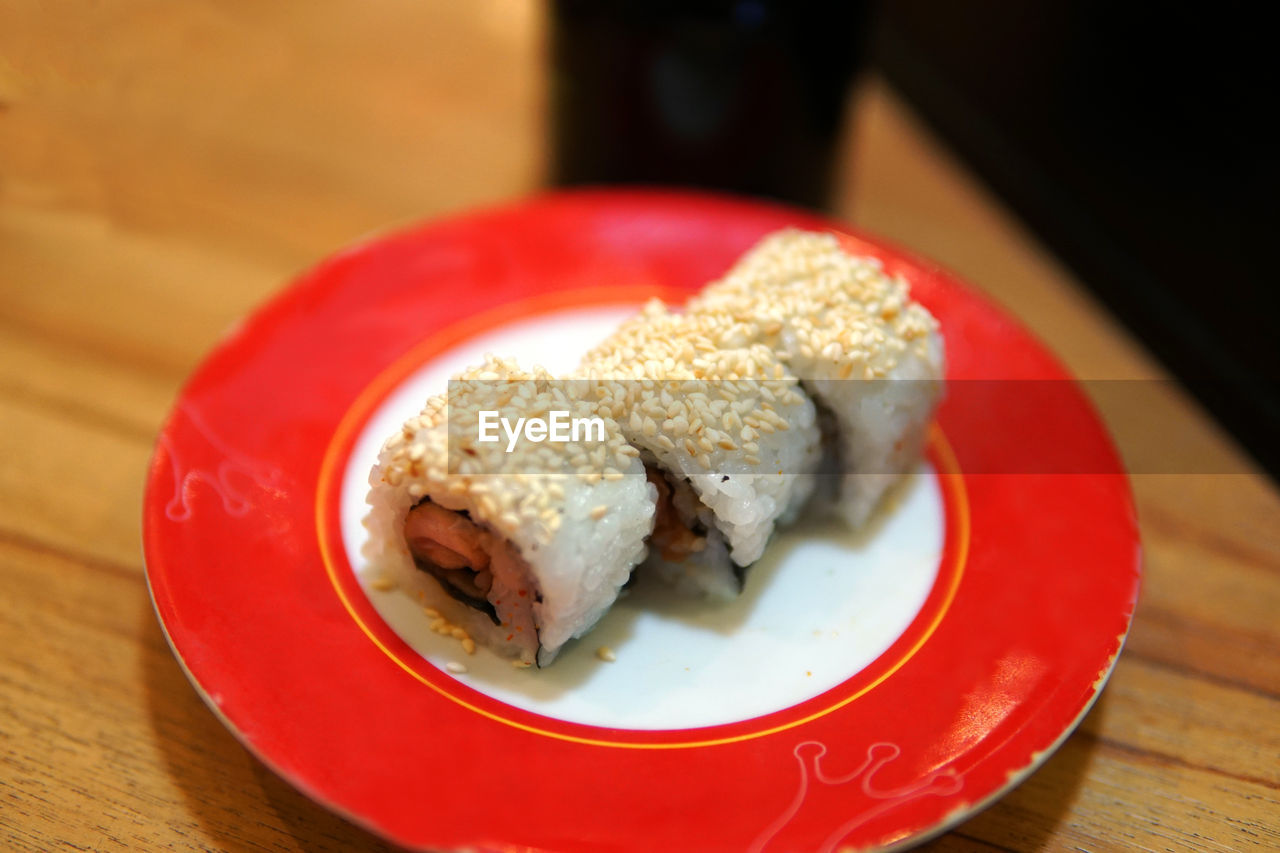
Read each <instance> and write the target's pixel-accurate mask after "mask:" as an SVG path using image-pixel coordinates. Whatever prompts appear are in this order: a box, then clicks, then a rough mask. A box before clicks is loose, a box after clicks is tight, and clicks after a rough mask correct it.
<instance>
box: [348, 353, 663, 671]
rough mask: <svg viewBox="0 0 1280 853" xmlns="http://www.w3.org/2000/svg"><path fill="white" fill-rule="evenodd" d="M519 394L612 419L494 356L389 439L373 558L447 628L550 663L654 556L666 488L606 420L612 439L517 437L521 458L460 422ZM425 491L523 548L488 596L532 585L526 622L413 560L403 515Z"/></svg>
mask: <svg viewBox="0 0 1280 853" xmlns="http://www.w3.org/2000/svg"><path fill="white" fill-rule="evenodd" d="M512 399H514V400H515V401H516V402H517V403H518V404H519V405H520V407H521V408H522V409H523V411H524V413H525V414H532V413H536V412H538V411H539V410H547V409H549V408H554V409H559V410H566V411H569V412H571V413H572V414H573V415H574V416H581V417H596V416H601V412H600V410H599V407H598V406H596V405H595V404H593V403H590V402H588V401H585V400H581V399H572V398H571V396H570V395H569V394H567V393H566V391H565V388H564V386H563V383H557V382H555V381H554V380H552V378H551V377H550V376H549V375H548V374H546V373H545V371H541V370H540V369H536V368H535V370H534V371H524V370H521V369H520V368H519V367H518V366H516V365H515V364H514V363H513V362H507V361H501V360H498V359H493V358H490V359H489V360H488V361H487V362H486V363H485V365H484V366H482V367H480V368H474V369H472V370H470V371H468V372H466V373H464V374H463V375H461V376H460V377H459V381H457V382H455V383H453V384H452V387H451V390H450V394H449V395H440V396H438V397H433V398H431V399H430V400H429V401H428V402H427V405H426V407H425V408H424V409H423V411H422V413H421V414H420V415H418V416H416V417H414V418H411V419H410V420H409V421H408V422H407V423H405V425H404V427H403V429H402V430H401V431H400V432H398V433H397V434H396V435H394V436H392V437H391V439H389V440H388V441H387V442H386V444H385V445H384V446H383V448H382V450H381V452H380V454H379V457H378V464H377V465H376V466H375V468H374V469H373V471H372V473H371V474H370V479H369V481H370V487H371V488H370V491H369V504H370V507H371V510H370V512H369V515H368V516H367V518H366V519H365V526H366V528H367V529H368V531H369V539H368V542H367V544H366V546H365V550H364V555H365V557H366V559H367V560H368V561H369V563H370V565H371V566H374V567H376V568H378V569H380V570H381V571H383V572H385V573H387V574H388V575H389V576H390V577H392V578H394V580H395V582H396V583H397V585H398V586H399V587H400V588H401V589H403V590H405V591H407V592H409V594H411V595H415V596H417V597H419V598H420V599H421V600H422V602H423V604H424V605H427V606H429V607H431V608H432V610H433V611H434V612H435V613H437V614H439V617H438V618H439V619H440V620H441V621H442V622H443V623H444V627H445V628H450V627H458V628H460V629H461V630H462V631H463V632H465V634H466V635H467V636H469V637H471V638H474V640H475V641H477V642H479V643H481V644H482V645H485V646H487V647H489V648H491V649H493V650H494V651H496V652H498V653H499V654H501V655H504V656H506V657H510V658H513V659H515V661H516V662H518V663H522V664H525V665H531V664H533V663H534V662H535V661H536V662H537V663H538V664H539V665H542V666H545V665H547V664H549V663H550V662H551V661H552V660H553V659H554V658H555V655H556V653H557V652H558V651H559V650H560V648H561V647H562V646H563V645H564V644H565V643H566V642H568V641H569V640H570V639H571V638H574V637H579V636H582V635H583V634H584V633H585V632H586V631H588V630H589V629H590V628H591V626H592V625H594V624H595V623H596V621H598V620H599V618H600V617H601V616H602V615H603V614H604V612H605V611H606V610H607V609H608V607H609V606H610V605H611V604H612V603H613V601H614V600H615V599H616V598H617V595H618V591H619V589H620V588H621V587H622V585H623V584H624V583H626V581H627V579H628V577H629V576H630V573H631V570H632V568H633V567H634V566H635V565H636V564H637V563H639V562H640V561H641V560H642V559H643V558H644V556H645V553H646V546H645V539H646V537H647V536H648V535H649V533H650V532H651V531H652V529H653V519H654V500H655V489H654V487H653V486H652V484H650V483H648V482H647V481H646V479H645V474H644V468H643V466H642V465H641V463H640V461H639V453H638V452H637V451H635V450H634V449H632V448H631V447H629V446H628V445H627V444H626V443H625V442H624V441H623V440H622V438H621V433H620V430H619V429H618V428H617V425H616V424H615V423H613V422H612V421H611V420H609V419H607V418H606V433H605V441H602V442H600V441H585V440H583V441H579V442H572V441H571V442H567V443H555V444H550V443H538V444H535V443H530V442H519V443H517V446H516V447H515V449H514V450H513V452H510V453H508V452H506V448H505V443H504V442H499V443H488V442H484V443H482V442H479V441H478V434H477V433H476V432H475V431H474V430H472V429H471V428H470V427H469V426H468V427H466V428H459V427H460V425H462V424H466V423H474V417H473V418H472V419H471V420H470V421H468V420H467V415H468V414H469V415H472V416H473V415H474V414H475V412H477V411H478V410H481V409H499V408H500V406H501V405H502V404H503V402H504V401H506V402H508V403H510V402H511V400H512ZM451 406H452V414H450V407H451ZM451 427H452V429H451ZM451 442H452V450H453V453H454V456H453V461H454V467H453V470H452V471H451V470H450V465H449V462H450V458H449V451H450V443H451ZM460 460H461V461H460ZM424 498H429V499H430V500H431V501H432V502H434V503H436V504H439V505H440V506H441V507H443V508H445V509H448V510H454V511H459V512H466V513H467V514H468V515H469V517H470V519H471V520H472V521H474V522H475V523H477V524H479V525H481V526H483V527H484V528H485V529H487V530H490V531H492V532H494V533H496V534H497V535H499V536H500V537H502V538H503V539H505V540H506V541H507V542H508V543H510V545H511V546H513V548H514V550H515V552H516V553H518V555H519V557H520V558H521V561H517V562H522V565H519V566H518V571H519V572H520V573H521V576H520V577H518V578H516V579H513V577H512V574H513V573H512V572H503V571H500V570H499V568H501V567H498V566H495V571H494V572H493V575H494V580H493V587H492V589H491V590H490V591H489V594H488V598H489V600H490V601H491V602H492V601H494V600H495V599H499V598H501V596H503V595H510V596H515V595H520V594H521V593H520V590H519V589H517V587H520V588H522V589H524V590H525V593H524V597H527V598H528V599H529V600H530V601H532V602H533V603H532V606H531V607H530V608H529V610H530V613H531V624H530V625H529V626H528V630H519V631H517V630H514V629H515V628H516V627H517V625H516V624H507V625H495V624H494V622H493V621H492V619H491V618H490V617H489V615H488V614H487V613H485V612H482V611H480V610H477V609H475V608H473V607H470V606H468V605H466V604H464V603H463V602H461V601H457V600H455V599H454V598H453V597H451V596H450V595H449V594H448V592H447V591H446V590H445V589H444V587H443V585H442V584H441V583H440V582H438V581H437V580H436V579H435V578H434V577H433V576H431V575H430V574H428V573H427V572H424V571H421V570H420V569H418V568H417V567H416V566H415V563H414V558H413V555H412V554H411V552H410V550H409V546H408V544H407V542H406V539H405V522H406V518H407V517H408V515H409V512H410V510H411V509H412V508H413V507H414V506H415V505H416V504H418V503H419V502H420V501H421V500H423V499H424ZM494 562H495V564H496V563H498V562H499V558H498V557H495V558H494ZM522 583H523V586H522V585H521V584H522ZM518 627H520V628H522V629H524V628H525V626H524V625H519V626H518ZM442 632H443V631H442ZM530 634H534V636H530ZM455 636H457V634H455Z"/></svg>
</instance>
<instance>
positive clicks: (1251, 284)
mask: <svg viewBox="0 0 1280 853" xmlns="http://www.w3.org/2000/svg"><path fill="white" fill-rule="evenodd" d="M1265 8H1267V7H1266V6H1265V5H1264V4H1258V5H1257V7H1249V6H1246V5H1241V4H1232V3H1216V4H1194V5H1193V4H1144V5H1142V6H1139V5H1138V4H1124V3H1104V2H1097V0H1093V2H1072V0H1047V2H1036V3H1022V2H1016V0H969V2H965V3H947V2H940V0H888V2H885V3H883V4H881V6H880V8H879V15H878V21H877V26H876V28H875V30H874V31H873V32H874V36H873V42H872V62H873V63H874V64H875V65H877V66H879V68H880V69H881V70H882V72H883V73H884V75H885V76H886V77H887V78H888V79H889V80H890V82H891V83H892V84H893V85H894V86H895V87H896V88H898V90H899V91H901V92H902V93H903V94H904V95H905V96H906V97H907V99H908V100H909V101H910V102H911V103H912V104H913V106H915V108H916V109H917V110H918V111H919V112H920V113H921V114H922V115H923V116H924V118H925V119H926V120H927V121H928V122H929V123H930V124H931V125H932V126H933V127H934V129H935V130H936V131H938V132H939V133H940V134H941V136H942V137H943V138H944V139H945V140H946V141H947V142H948V143H949V144H950V145H951V146H952V148H953V149H954V150H955V151H956V152H957V153H958V154H959V155H960V156H961V157H962V158H963V159H964V160H966V161H967V162H968V163H969V165H970V166H971V167H973V168H974V170H975V171H976V172H977V173H978V174H979V175H980V176H981V177H982V178H983V179H984V180H985V181H986V182H987V183H988V184H989V185H990V186H991V187H992V188H994V189H995V190H996V192H997V193H999V194H1000V195H1001V196H1002V197H1003V198H1004V200H1005V201H1006V202H1008V203H1009V204H1010V205H1011V206H1012V207H1013V208H1014V210H1015V211H1016V212H1017V213H1018V214H1019V215H1020V216H1021V217H1022V218H1023V219H1024V220H1025V221H1026V222H1027V223H1028V224H1029V225H1030V226H1031V227H1032V228H1033V229H1034V230H1035V231H1036V232H1037V234H1038V235H1039V236H1040V238H1041V239H1042V240H1044V241H1045V243H1046V244H1048V246H1049V247H1050V248H1051V249H1053V251H1055V252H1056V253H1057V254H1058V255H1059V256H1060V257H1061V258H1062V259H1063V260H1064V261H1065V262H1066V263H1067V264H1068V266H1070V267H1071V268H1072V269H1073V270H1074V272H1075V273H1076V275H1077V276H1078V277H1079V278H1080V280H1081V281H1082V282H1084V283H1085V284H1086V285H1087V286H1089V287H1090V288H1092V290H1093V291H1094V292H1095V293H1096V294H1097V295H1098V296H1099V297H1100V298H1101V299H1102V300H1103V301H1104V302H1105V303H1106V304H1107V306H1108V307H1109V308H1110V309H1111V310H1112V311H1113V312H1114V313H1115V314H1116V315H1117V316H1119V317H1120V318H1121V319H1122V320H1123V321H1124V322H1125V323H1126V324H1127V325H1128V326H1129V327H1130V328H1131V329H1132V330H1133V331H1134V332H1136V333H1137V334H1138V335H1139V336H1140V337H1141V338H1142V339H1143V340H1144V341H1145V342H1146V344H1147V346H1148V347H1149V348H1150V349H1151V350H1152V351H1153V352H1154V353H1155V354H1156V355H1157V356H1158V357H1159V358H1160V359H1161V360H1162V361H1163V362H1164V363H1165V364H1166V366H1168V367H1169V368H1170V369H1171V370H1172V371H1173V372H1174V373H1176V374H1177V375H1178V377H1179V378H1180V379H1181V380H1182V381H1183V382H1184V383H1185V384H1186V385H1187V386H1188V387H1189V388H1190V389H1191V390H1192V392H1193V393H1195V394H1196V395H1197V397H1199V398H1200V400H1201V401H1202V402H1203V403H1204V404H1205V405H1206V406H1207V407H1208V408H1209V409H1210V410H1211V411H1212V412H1213V413H1214V414H1215V415H1216V416H1217V417H1218V419H1219V420H1220V421H1221V422H1222V423H1224V424H1225V425H1226V426H1227V427H1228V428H1229V429H1230V430H1231V431H1232V432H1233V433H1234V434H1235V435H1236V436H1237V438H1239V439H1240V440H1241V441H1242V442H1243V443H1244V444H1245V445H1246V446H1247V447H1248V448H1249V449H1250V450H1251V452H1252V453H1253V454H1254V456H1255V457H1256V458H1257V459H1258V460H1259V461H1260V462H1261V463H1263V465H1264V466H1265V467H1266V468H1267V469H1268V470H1269V471H1270V473H1271V475H1272V476H1273V477H1276V476H1278V475H1280V453H1278V452H1277V448H1276V438H1277V436H1280V393H1278V391H1277V375H1278V373H1280V371H1278V366H1280V347H1278V346H1277V340H1278V339H1280V334H1278V333H1277V330H1276V322H1277V317H1278V316H1280V298H1278V297H1277V274H1276V262H1275V260H1274V252H1275V246H1276V243H1277V227H1278V226H1280V217H1277V215H1276V204H1277V195H1278V192H1280V180H1278V173H1280V169H1278V167H1277V166H1278V162H1280V146H1278V145H1277V143H1278V142H1280V139H1278V138H1277V132H1276V129H1275V127H1274V124H1275V113H1276V104H1277V91H1278V90H1277V88H1276V86H1275V74H1274V69H1275V59H1274V57H1275V47H1274V41H1275V30H1274V28H1273V27H1270V26H1268V25H1267V21H1266V19H1265V17H1264V15H1263V14H1262V11H1261V10H1263V9H1265Z"/></svg>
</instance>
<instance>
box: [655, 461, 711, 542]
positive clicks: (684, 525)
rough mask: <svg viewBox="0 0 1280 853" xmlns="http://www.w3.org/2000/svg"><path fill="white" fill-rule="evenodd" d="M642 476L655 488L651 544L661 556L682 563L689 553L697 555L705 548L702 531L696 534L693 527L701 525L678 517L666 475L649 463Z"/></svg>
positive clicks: (678, 512)
mask: <svg viewBox="0 0 1280 853" xmlns="http://www.w3.org/2000/svg"><path fill="white" fill-rule="evenodd" d="M644 473H645V476H646V477H647V478H648V479H649V482H650V483H653V485H654V486H655V487H656V488H657V489H658V505H657V513H656V514H655V516H654V523H653V538H652V539H650V540H649V542H650V544H651V545H652V546H653V547H655V548H657V549H658V553H659V554H661V555H662V559H664V560H667V561H668V562H672V563H679V562H683V561H684V560H685V559H686V558H688V557H689V555H691V554H696V553H698V552H699V551H701V550H703V549H704V548H706V547H707V537H706V533H705V531H703V532H701V533H699V532H698V530H695V529H694V527H697V528H701V527H702V525H701V524H700V523H699V522H697V520H696V519H695V520H694V521H693V526H691V525H690V524H689V523H688V522H686V521H685V520H684V518H682V517H681V514H680V511H679V510H678V509H677V508H676V502H675V492H674V491H673V490H672V488H671V484H670V483H668V482H667V478H666V477H664V476H663V475H662V473H661V472H660V471H658V470H657V469H656V468H654V467H653V466H651V465H646V466H645V469H644Z"/></svg>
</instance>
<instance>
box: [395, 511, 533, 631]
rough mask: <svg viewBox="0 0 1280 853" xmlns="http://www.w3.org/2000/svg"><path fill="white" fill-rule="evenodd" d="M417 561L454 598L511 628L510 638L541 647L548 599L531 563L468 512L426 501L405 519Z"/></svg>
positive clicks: (414, 557) (498, 623) (405, 534)
mask: <svg viewBox="0 0 1280 853" xmlns="http://www.w3.org/2000/svg"><path fill="white" fill-rule="evenodd" d="M404 538H405V544H407V545H408V546H409V553H410V554H411V555H412V556H413V562H414V564H415V565H416V566H417V567H418V568H419V569H421V570H422V571H424V572H427V573H428V574H430V575H431V576H432V577H433V578H435V579H436V580H437V581H438V582H439V583H440V585H441V587H443V588H444V591H445V592H447V593H448V594H449V595H450V596H451V597H452V598H454V599H456V600H457V601H460V602H462V603H463V604H465V605H467V606H468V607H471V608H473V609H475V610H478V611H480V612H482V613H484V614H486V615H487V616H488V617H489V620H490V621H492V622H493V624H494V625H496V626H499V627H502V628H505V629H507V632H508V633H507V635H506V637H505V640H506V642H508V643H516V644H517V645H520V646H524V647H527V648H532V649H534V650H536V648H537V628H536V620H535V616H534V605H535V604H537V603H538V602H540V601H541V600H542V598H541V596H540V595H539V594H538V591H537V588H536V585H535V584H534V583H533V581H532V574H531V573H530V569H529V564H528V563H526V562H525V560H524V559H523V558H522V557H521V556H520V554H519V553H518V552H517V551H516V549H515V548H514V547H513V546H512V545H511V543H509V542H507V541H506V540H505V539H503V538H502V537H500V536H497V535H495V534H494V533H493V532H492V531H490V530H488V529H487V528H485V527H482V526H481V525H479V524H476V523H475V522H474V521H472V520H471V516H470V515H468V514H467V513H466V512H458V511H454V510H450V509H445V508H444V507H442V506H440V505H439V504H437V503H433V502H432V501H431V500H429V499H424V500H422V501H421V502H419V503H418V504H417V506H415V507H414V508H413V509H411V510H409V515H408V516H407V517H406V518H405V522H404Z"/></svg>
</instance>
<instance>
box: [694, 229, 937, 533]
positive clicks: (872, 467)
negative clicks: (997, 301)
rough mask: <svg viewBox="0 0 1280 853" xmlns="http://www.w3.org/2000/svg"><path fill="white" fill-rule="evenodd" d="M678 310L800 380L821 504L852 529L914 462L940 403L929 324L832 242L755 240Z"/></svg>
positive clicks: (724, 341) (822, 237)
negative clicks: (812, 419)
mask: <svg viewBox="0 0 1280 853" xmlns="http://www.w3.org/2000/svg"><path fill="white" fill-rule="evenodd" d="M688 311H689V313H690V314H691V315H694V316H698V317H700V318H701V320H700V323H701V326H702V328H704V329H705V330H706V334H707V335H708V336H709V337H710V338H712V339H713V340H714V341H715V342H716V343H717V344H718V345H721V346H731V347H733V346H743V345H748V344H764V345H765V346H767V347H769V348H770V349H772V350H774V351H775V352H777V353H778V357H779V358H780V359H781V360H782V361H783V362H784V363H785V364H786V365H787V367H788V368H789V369H790V370H791V371H792V372H793V373H794V374H795V375H796V376H798V377H799V378H800V381H801V383H802V384H803V386H804V388H805V390H806V391H807V392H808V393H809V395H810V396H811V397H812V398H813V400H814V402H815V403H816V404H817V406H818V411H819V422H820V424H821V425H822V428H823V447H824V453H825V461H824V463H823V466H822V468H823V470H824V471H838V472H840V476H839V477H824V478H821V479H822V481H823V482H822V483H821V485H820V486H819V490H820V494H821V497H822V499H823V502H824V503H826V504H827V505H828V506H830V507H831V508H832V509H834V510H835V512H836V513H837V514H838V515H839V516H840V517H842V518H843V519H844V520H845V521H846V522H847V523H849V524H850V525H852V526H854V527H857V526H860V525H862V524H863V523H864V522H865V521H866V520H867V518H868V517H869V516H870V515H871V514H872V512H873V511H874V510H875V508H876V506H877V505H878V504H879V502H880V500H881V498H882V497H883V496H884V494H885V493H886V491H888V489H889V488H890V487H891V486H892V485H893V484H894V483H895V482H896V481H897V480H898V479H900V477H901V476H902V474H903V473H905V472H906V471H909V470H910V469H911V468H912V467H914V465H915V464H916V463H917V462H918V461H919V459H920V455H921V453H922V451H923V448H924V443H925V439H926V437H927V434H928V426H929V422H930V420H931V419H932V417H933V412H934V410H935V409H936V407H937V404H938V402H939V400H940V398H941V395H942V389H943V385H942V379H943V373H944V348H943V341H942V336H941V335H940V334H939V332H938V323H937V321H936V320H935V319H934V318H933V316H932V315H930V314H929V312H928V311H927V310H925V309H924V308H923V307H922V306H921V305H919V304H918V303H916V302H913V301H912V300H911V295H910V292H909V290H908V287H907V283H906V282H905V281H904V280H902V279H901V278H894V277H891V276H889V275H887V274H886V273H885V272H884V270H883V268H882V266H881V264H880V263H879V261H877V260H876V259H874V258H861V257H855V256H852V255H850V254H848V253H847V252H845V251H844V250H843V249H842V248H841V246H840V243H839V241H838V240H837V239H836V237H835V236H834V235H831V234H820V233H812V232H804V231H798V230H794V229H788V230H784V231H780V232H777V233H775V234H773V235H770V236H768V237H766V238H765V239H764V240H762V241H761V242H760V243H759V244H758V245H757V246H756V247H755V248H754V249H752V250H751V251H749V252H748V253H747V254H746V255H744V256H743V258H742V259H741V260H740V261H739V262H738V263H737V264H736V265H735V266H734V267H733V269H731V270H730V271H729V273H728V274H727V275H725V277H724V278H723V279H721V280H720V281H717V282H714V283H712V284H710V285H708V286H707V288H706V289H705V290H704V291H703V292H702V293H701V294H699V296H698V297H696V298H695V299H693V300H692V301H691V302H690V304H689V308H688Z"/></svg>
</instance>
